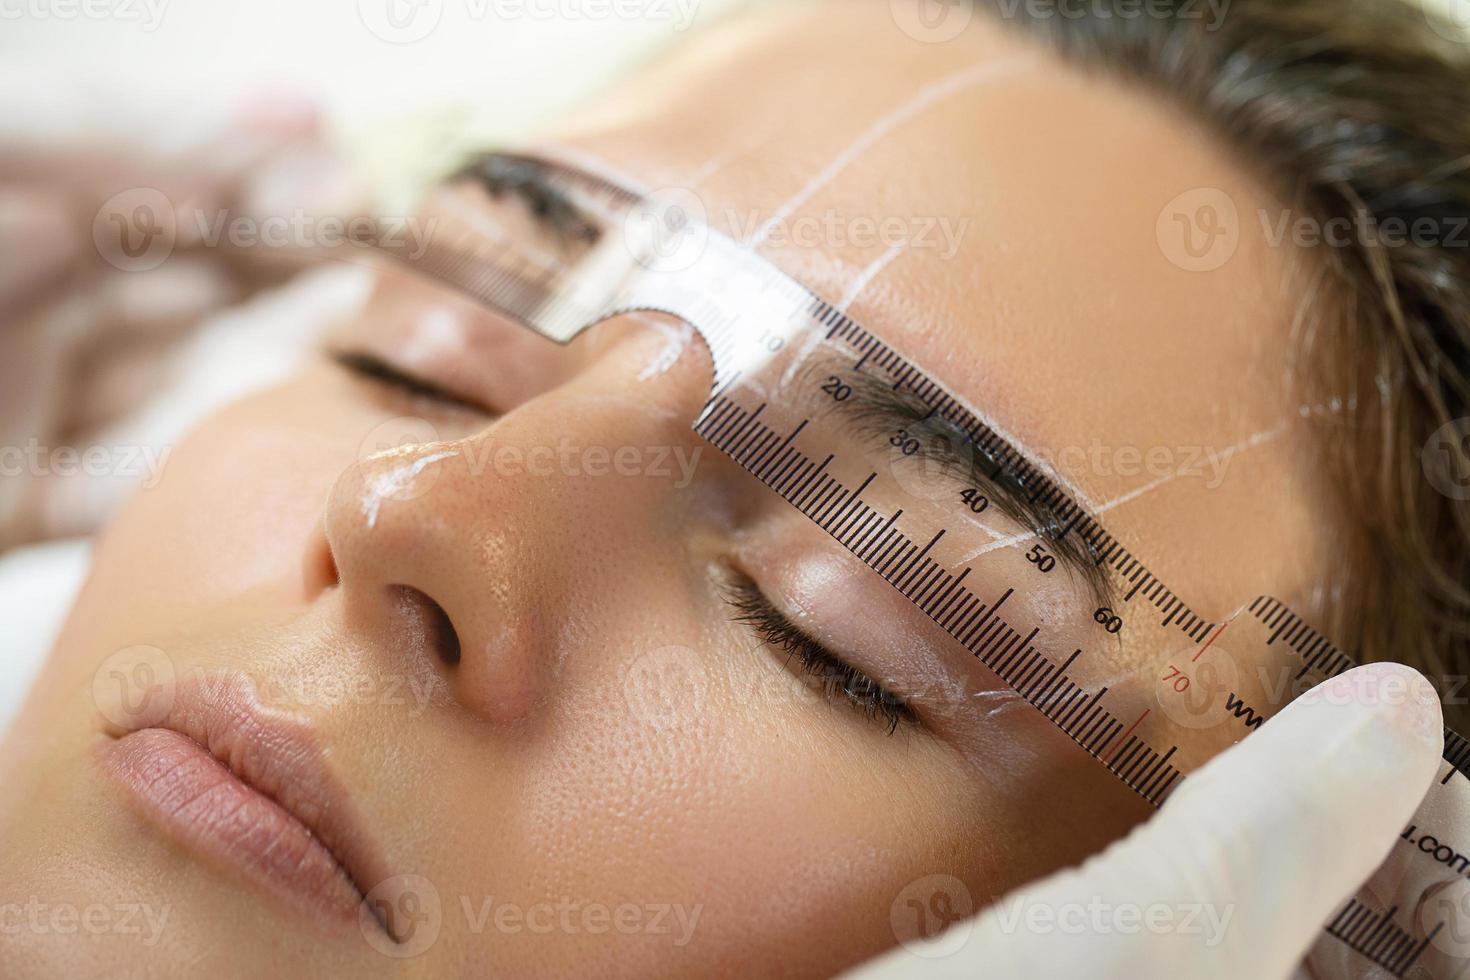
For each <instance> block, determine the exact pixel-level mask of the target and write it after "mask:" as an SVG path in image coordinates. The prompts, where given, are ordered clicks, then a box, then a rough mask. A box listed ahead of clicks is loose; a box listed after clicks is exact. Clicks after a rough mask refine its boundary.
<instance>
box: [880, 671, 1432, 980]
mask: <svg viewBox="0 0 1470 980" xmlns="http://www.w3.org/2000/svg"><path fill="white" fill-rule="evenodd" d="M1363 671H1377V672H1382V673H1381V674H1380V681H1381V679H1382V677H1383V676H1386V675H1387V674H1392V673H1398V674H1401V675H1402V677H1403V679H1404V680H1405V682H1406V683H1405V685H1404V686H1405V687H1407V688H1408V690H1409V695H1408V696H1407V697H1405V698H1401V699H1400V698H1395V699H1393V700H1394V702H1395V703H1393V704H1386V703H1383V699H1373V700H1374V701H1375V702H1376V703H1364V700H1362V699H1359V698H1357V697H1355V696H1353V695H1351V694H1350V693H1349V692H1353V691H1371V690H1375V689H1380V688H1383V689H1386V688H1388V687H1389V685H1388V684H1377V683H1369V682H1365V676H1366V675H1363V674H1362V673H1361V672H1363ZM1355 682H1356V683H1355ZM1403 689H1404V687H1400V688H1399V690H1403ZM1443 745H1444V742H1443V734H1442V730H1441V718H1440V707H1439V699H1438V697H1437V696H1436V695H1435V693H1434V691H1433V689H1432V688H1430V686H1429V683H1428V682H1427V681H1425V680H1424V679H1423V678H1422V677H1421V676H1420V675H1419V674H1417V673H1416V672H1414V671H1413V670H1411V669H1409V668H1407V667H1401V666H1398V665H1394V664H1373V665H1370V666H1367V667H1360V668H1358V669H1357V670H1354V671H1350V672H1349V673H1347V674H1343V675H1342V676H1340V677H1338V678H1336V679H1334V680H1332V681H1329V682H1327V684H1326V685H1323V686H1322V687H1319V688H1317V689H1316V690H1315V691H1312V692H1309V693H1308V694H1306V695H1304V696H1303V697H1301V698H1299V699H1298V700H1297V701H1295V702H1293V703H1292V704H1291V705H1290V706H1288V707H1287V708H1286V709H1285V710H1283V711H1282V712H1281V713H1280V714H1279V715H1277V716H1276V717H1275V718H1274V719H1272V720H1271V721H1270V722H1268V723H1267V724H1265V725H1263V726H1262V727H1261V728H1260V730H1259V731H1257V732H1256V733H1255V734H1254V735H1252V736H1251V737H1250V738H1248V739H1246V740H1245V741H1244V742H1242V743H1241V744H1240V745H1238V746H1236V747H1235V748H1233V749H1231V750H1230V751H1228V752H1226V753H1223V754H1222V755H1220V756H1219V757H1217V758H1216V759H1214V760H1213V761H1212V762H1211V763H1210V764H1209V765H1207V766H1205V767H1204V768H1203V769H1201V770H1199V771H1198V772H1196V773H1195V774H1194V775H1192V776H1191V777H1190V778H1189V779H1188V780H1187V781H1186V782H1185V783H1184V785H1183V786H1181V787H1180V789H1179V790H1178V791H1177V792H1175V793H1174V794H1173V796H1172V797H1170V799H1169V801H1168V803H1167V804H1166V805H1165V806H1164V808H1163V810H1162V811H1161V812H1160V813H1159V815H1158V816H1157V817H1155V818H1154V819H1153V820H1151V821H1150V822H1148V823H1147V824H1144V825H1143V826H1141V827H1139V828H1138V829H1137V830H1135V831H1134V832H1133V833H1132V834H1130V835H1129V836H1128V837H1127V838H1125V839H1124V840H1122V841H1119V842H1118V843H1116V844H1115V845H1113V846H1112V847H1111V848H1109V849H1108V850H1107V851H1105V852H1103V853H1102V854H1100V855H1098V856H1097V857H1095V858H1093V859H1091V860H1090V861H1088V862H1087V863H1086V864H1084V865H1083V866H1082V867H1081V868H1079V869H1076V870H1071V871H1064V872H1061V873H1059V874H1056V875H1053V876H1052V877H1050V878H1046V879H1044V880H1042V881H1040V882H1037V883H1036V884H1034V885H1031V886H1028V887H1026V888H1024V889H1021V890H1020V891H1018V892H1015V893H1013V894H1011V895H1009V896H1007V897H1006V898H1005V899H1003V900H1002V901H1000V902H998V903H997V904H996V905H994V906H992V907H991V908H990V909H988V910H987V911H985V912H984V913H982V914H981V915H980V916H979V917H978V918H977V919H974V920H972V921H970V922H966V923H959V924H958V925H957V926H956V927H955V928H958V929H961V930H969V935H968V940H967V941H965V942H964V944H963V946H962V947H961V948H959V949H958V950H957V951H955V952H953V953H951V954H950V955H947V956H943V957H939V958H925V957H921V956H918V955H916V954H915V953H913V952H911V951H909V950H904V949H900V950H896V951H894V952H892V953H889V954H887V955H886V956H884V957H882V958H880V959H878V960H875V961H874V962H872V963H870V964H868V965H867V966H865V967H863V968H861V969H860V970H858V971H856V972H855V973H854V974H852V976H854V977H860V978H863V980H893V978H898V977H916V978H919V977H921V978H923V980H937V978H946V977H964V978H966V980H977V978H989V977H997V978H999V977H1004V978H1037V980H1042V978H1045V980H1053V978H1058V977H1086V978H1093V977H1128V978H1137V977H1167V978H1170V980H1174V978H1182V977H1188V978H1191V980H1193V978H1213V977H1219V978H1222V980H1236V978H1242V977H1250V978H1253V980H1255V978H1259V980H1273V978H1282V977H1290V976H1294V975H1296V976H1301V975H1306V976H1314V975H1317V974H1318V971H1317V970H1316V969H1313V968H1312V965H1311V964H1309V965H1308V966H1307V967H1305V968H1304V967H1302V965H1301V964H1302V958H1303V956H1305V955H1306V953H1307V950H1308V948H1309V947H1311V946H1312V945H1313V944H1314V943H1315V942H1316V941H1317V939H1318V938H1319V935H1320V932H1321V929H1322V926H1323V924H1324V923H1325V922H1326V921H1327V920H1328V918H1329V917H1330V916H1331V915H1332V913H1333V912H1334V911H1335V910H1336V909H1338V908H1339V907H1340V906H1341V905H1342V904H1343V903H1344V902H1345V901H1346V899H1347V898H1348V896H1350V895H1351V894H1352V893H1353V892H1355V891H1356V890H1357V889H1358V888H1359V887H1360V886H1361V885H1362V883H1363V882H1364V881H1366V880H1367V879H1368V878H1369V877H1370V876H1371V875H1372V873H1373V871H1374V870H1375V869H1376V868H1377V867H1378V865H1379V864H1381V863H1382V862H1383V860H1384V857H1385V856H1386V855H1387V854H1388V851H1389V849H1390V848H1391V847H1392V845H1393V843H1394V840H1395V838H1396V837H1397V836H1398V834H1399V833H1400V832H1401V831H1402V830H1403V828H1404V826H1405V825H1406V824H1408V823H1409V821H1410V818H1411V817H1412V816H1413V813H1414V810H1415V809H1416V807H1417V806H1418V804H1419V802H1420V801H1421V800H1422V798H1423V797H1424V795H1425V793H1426V792H1427V790H1428V788H1429V785H1430V783H1431V781H1432V780H1433V779H1434V777H1435V774H1436V771H1437V769H1438V766H1439V762H1440V752H1441V751H1442V749H1443ZM1033 908H1040V909H1041V910H1042V911H1041V913H1040V916H1041V918H1040V919H1039V920H1038V921H1041V922H1043V923H1045V922H1051V923H1052V925H1051V926H1047V927H1042V928H1032V927H1028V925H1027V921H1028V920H1027V916H1028V914H1036V913H1032V912H1031V910H1032V909H1033ZM1128 908H1132V909H1138V910H1141V911H1143V912H1146V911H1147V910H1149V909H1151V908H1159V909H1167V910H1170V911H1171V912H1172V913H1173V914H1174V915H1175V918H1174V920H1173V921H1175V922H1182V921H1183V912H1182V911H1181V910H1188V909H1192V908H1197V909H1200V910H1201V911H1200V914H1199V915H1198V917H1197V918H1196V919H1195V921H1194V923H1193V925H1194V926H1195V928H1192V929H1191V930H1189V931H1188V932H1185V931H1183V930H1175V931H1174V932H1171V933H1166V934H1154V933H1153V932H1151V931H1150V930H1149V929H1148V928H1147V926H1146V921H1147V920H1146V918H1140V921H1139V924H1138V925H1136V926H1130V927H1128V929H1127V931H1126V932H1125V931H1124V930H1120V929H1118V928H1116V927H1113V926H1110V925H1107V923H1110V922H1115V921H1124V922H1126V921H1127V920H1116V919H1114V918H1113V914H1112V910H1124V909H1128ZM1092 909H1102V910H1107V911H1105V912H1104V913H1103V914H1102V915H1101V920H1102V921H1103V922H1104V926H1103V928H1101V929H1099V928H1096V927H1095V926H1094V925H1093V923H1094V922H1095V921H1097V917H1096V916H1095V915H1094V913H1093V912H1091V911H1090V910H1092ZM1068 910H1076V911H1068ZM1159 914H1161V915H1162V914H1163V913H1162V912H1161V913H1159ZM1066 916H1071V919H1070V920H1069V919H1067V918H1066ZM1048 917H1052V918H1048ZM1068 921H1072V922H1080V923H1082V925H1081V927H1073V928H1071V929H1070V930H1065V929H1063V928H1061V927H1060V926H1061V925H1062V924H1064V923H1066V922H1068ZM1130 933H1131V934H1130ZM1302 971H1308V972H1302Z"/></svg>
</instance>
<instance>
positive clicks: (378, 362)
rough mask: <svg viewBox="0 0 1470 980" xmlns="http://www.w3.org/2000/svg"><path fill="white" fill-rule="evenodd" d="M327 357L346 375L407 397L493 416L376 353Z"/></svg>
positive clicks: (336, 353)
mask: <svg viewBox="0 0 1470 980" xmlns="http://www.w3.org/2000/svg"><path fill="white" fill-rule="evenodd" d="M328 356H329V357H330V358H331V359H332V361H333V363H335V364H336V365H337V366H338V367H340V368H342V369H343V370H344V371H346V372H347V373H348V374H351V375H353V376H354V377H358V378H362V379H363V380H365V381H370V382H372V383H373V384H376V385H379V386H381V387H384V388H391V389H393V390H394V391H396V392H398V393H400V394H404V395H408V396H409V397H410V398H416V399H424V400H427V401H431V402H436V403H438V404H440V405H445V406H448V407H450V408H454V409H458V410H460V411H470V412H475V413H477V414H480V415H493V414H495V413H493V412H491V411H490V410H489V409H488V408H486V407H485V406H483V405H478V404H476V403H475V402H472V401H470V400H469V399H467V398H462V397H460V396H459V395H457V394H455V393H454V392H452V391H449V390H448V389H445V388H442V387H440V386H439V385H437V384H435V383H434V382H432V381H428V380H425V379H423V378H419V377H415V376H413V375H411V374H409V373H407V372H406V371H403V370H401V369H400V368H398V367H397V366H395V365H393V364H391V363H389V362H388V361H386V360H384V359H383V358H381V357H379V356H377V355H376V354H369V353H367V352H366V351H352V350H336V351H331V352H329V354H328Z"/></svg>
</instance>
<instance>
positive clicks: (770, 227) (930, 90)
mask: <svg viewBox="0 0 1470 980" xmlns="http://www.w3.org/2000/svg"><path fill="white" fill-rule="evenodd" d="M1034 63H1035V62H1034V60H1033V59H1031V58H1024V57H1022V58H1009V59H1007V60H1005V61H998V62H993V63H990V64H984V65H974V66H971V67H969V68H966V69H965V70H963V71H960V72H957V73H955V74H953V75H950V76H949V77H948V78H944V79H941V80H940V81H938V82H934V83H933V84H931V85H928V86H926V87H925V88H924V89H922V90H921V91H920V92H919V93H918V94H917V95H915V96H914V97H913V98H912V99H910V100H909V101H908V102H905V103H904V104H903V105H901V106H899V107H898V108H897V109H894V110H893V111H892V112H890V113H888V114H887V115H886V116H884V117H883V118H881V119H879V120H878V121H877V122H876V123H874V124H873V125H872V126H871V127H869V129H868V130H867V131H866V132H865V133H863V134H862V135H861V136H860V137H858V138H857V140H856V141H854V142H853V143H851V144H850V145H848V146H847V147H845V148H844V149H843V150H842V152H840V153H839V154H837V156H836V158H835V159H833V160H832V162H831V163H829V164H828V165H827V166H826V167H824V168H823V169H822V171H821V172H820V173H818V174H817V175H816V176H815V177H813V178H812V179H811V181H810V182H808V183H807V185H806V186H805V187H803V188H802V189H801V191H800V192H799V193H798V194H797V195H796V196H795V197H793V198H791V199H790V200H789V201H787V202H786V203H785V204H783V205H782V206H781V207H780V208H778V209H777V210H776V213H775V214H773V215H772V216H771V219H770V220H769V221H767V222H766V223H765V224H764V225H762V226H761V228H760V230H759V231H757V232H756V235H755V238H754V239H753V241H752V242H751V244H752V245H759V244H760V243H761V242H763V241H765V240H766V238H768V237H769V236H770V234H771V232H772V231H774V230H775V229H776V228H778V227H780V226H781V225H782V224H783V223H784V222H785V221H786V220H787V219H789V218H790V217H791V216H792V215H793V214H795V213H796V211H797V210H798V209H799V208H800V207H801V206H802V205H804V204H806V203H807V202H808V201H810V200H811V199H812V198H813V197H815V196H816V195H817V194H818V193H819V192H820V191H821V190H822V188H824V187H826V186H827V185H828V184H830V183H832V181H834V180H836V179H837V177H838V176H839V175H841V173H842V172H843V171H844V170H846V169H847V168H848V167H850V166H852V164H853V163H854V162H856V161H857V160H859V159H860V158H861V157H862V156H863V154H865V153H867V152H868V151H869V150H871V149H872V148H873V147H874V146H877V145H878V144H879V143H880V142H882V141H883V140H884V139H885V138H887V137H888V136H889V135H890V134H891V133H893V131H894V130H896V129H898V128H899V127H900V126H902V125H904V124H905V123H908V122H910V121H912V120H914V119H916V118H918V117H919V116H920V115H921V114H923V113H924V112H925V111H927V110H928V109H930V108H932V107H933V106H935V105H937V104H938V103H940V102H942V101H944V100H945V99H947V98H949V97H950V96H953V95H957V94H959V93H960V92H964V91H967V90H969V89H973V88H975V87H977V86H979V85H983V84H985V83H987V82H991V81H994V80H996V79H997V78H1003V77H1005V76H1007V75H1011V74H1014V73H1015V72H1016V70H1017V69H1018V68H1022V67H1026V66H1029V65H1032V64H1034Z"/></svg>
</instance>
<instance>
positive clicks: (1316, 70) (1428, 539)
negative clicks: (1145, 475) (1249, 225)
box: [980, 0, 1470, 730]
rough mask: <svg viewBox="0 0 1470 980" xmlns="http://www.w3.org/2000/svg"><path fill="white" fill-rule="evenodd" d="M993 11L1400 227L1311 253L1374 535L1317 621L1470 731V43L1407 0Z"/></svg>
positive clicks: (1353, 515) (1316, 334)
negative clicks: (1415, 675) (1410, 677)
mask: <svg viewBox="0 0 1470 980" xmlns="http://www.w3.org/2000/svg"><path fill="white" fill-rule="evenodd" d="M980 2H982V3H983V4H984V5H985V6H986V7H988V8H989V12H991V13H992V14H994V15H996V16H999V17H1001V18H1003V19H1005V20H1007V21H1011V22H1014V23H1017V24H1019V25H1021V26H1023V27H1024V28H1027V29H1029V30H1030V31H1032V32H1033V33H1035V34H1038V35H1040V36H1041V37H1043V38H1045V39H1046V40H1047V41H1048V42H1050V43H1051V44H1052V45H1053V46H1055V47H1056V48H1057V49H1058V50H1060V51H1061V52H1062V53H1063V54H1064V55H1065V56H1067V57H1068V58H1070V59H1072V60H1074V61H1075V62H1077V63H1079V64H1081V65H1082V66H1084V67H1086V68H1088V69H1089V70H1095V71H1100V72H1103V73H1106V74H1109V75H1115V76H1121V77H1124V78H1126V79H1129V80H1132V81H1135V82H1141V83H1143V84H1145V85H1146V86H1147V87H1149V88H1150V89H1152V90H1154V91H1156V92H1159V93H1162V94H1163V95H1165V96H1166V97H1167V98H1169V99H1173V100H1175V101H1177V102H1178V103H1180V104H1182V105H1183V107H1184V108H1185V109H1186V110H1187V111H1188V112H1189V113H1190V114H1191V115H1192V116H1194V117H1197V118H1201V119H1203V120H1204V121H1205V122H1206V123H1207V124H1209V125H1210V126H1212V127H1214V129H1215V131H1216V132H1217V133H1219V134H1220V135H1221V136H1222V137H1223V138H1224V140H1225V141H1226V142H1227V143H1228V144H1229V145H1230V146H1232V147H1234V148H1236V149H1237V150H1238V151H1240V152H1241V153H1242V154H1243V156H1244V157H1245V158H1246V159H1247V160H1249V161H1252V162H1254V163H1255V164H1256V165H1257V168H1258V170H1259V171H1260V173H1261V175H1262V176H1263V177H1264V178H1265V179H1266V180H1267V181H1268V182H1269V183H1270V184H1271V185H1272V186H1274V187H1275V188H1276V190H1277V192H1278V193H1279V194H1280V196H1281V198H1282V200H1283V201H1284V202H1290V204H1291V206H1292V207H1293V208H1295V209H1298V210H1299V212H1300V213H1302V214H1306V215H1310V216H1311V217H1312V218H1314V219H1315V221H1316V223H1317V227H1330V226H1329V225H1328V224H1327V223H1328V222H1329V221H1331V220H1333V219H1337V221H1338V227H1351V228H1355V229H1361V228H1365V227H1366V228H1378V229H1383V230H1384V232H1385V234H1383V235H1376V234H1375V235H1355V236H1350V237H1351V241H1350V242H1348V243H1346V244H1345V245H1344V246H1343V247H1331V248H1328V247H1322V248H1316V249H1312V253H1313V254H1312V256H1311V258H1312V261H1311V262H1310V265H1311V266H1312V269H1311V276H1312V279H1313V281H1312V282H1311V284H1310V287H1309V288H1308V289H1306V290H1304V296H1305V297H1308V298H1307V299H1305V300H1304V307H1303V310H1302V311H1301V314H1300V316H1299V326H1298V331H1297V337H1296V338H1295V339H1296V341H1297V344H1296V346H1297V350H1298V351H1299V360H1298V363H1299V364H1303V365H1314V366H1316V369H1315V370H1313V371H1312V372H1310V373H1309V374H1308V373H1305V372H1304V376H1303V381H1304V382H1305V383H1306V384H1308V385H1310V386H1311V389H1312V390H1311V391H1309V392H1308V393H1307V394H1308V398H1309V399H1310V400H1313V401H1316V402H1317V403H1319V404H1323V405H1327V406H1331V410H1329V411H1326V412H1323V413H1321V414H1320V416H1319V420H1320V422H1321V423H1322V425H1323V426H1324V433H1325V434H1324V437H1323V438H1322V440H1321V442H1322V444H1323V445H1324V447H1325V449H1326V455H1327V457H1328V461H1329V464H1330V465H1331V466H1332V467H1333V469H1332V471H1331V472H1332V473H1333V476H1334V481H1333V482H1334V483H1335V484H1336V485H1337V486H1339V487H1340V488H1341V492H1342V493H1341V500H1340V501H1339V503H1340V505H1341V506H1342V507H1343V508H1345V509H1346V511H1347V512H1348V514H1349V516H1350V520H1349V522H1348V526H1349V527H1350V528H1355V529H1356V533H1352V534H1350V536H1349V538H1350V540H1349V543H1348V544H1347V546H1346V547H1347V554H1345V555H1344V558H1345V559H1346V560H1345V561H1344V563H1343V565H1344V567H1345V568H1347V569H1348V572H1347V573H1346V581H1345V582H1343V583H1342V584H1341V586H1340V587H1339V588H1335V589H1333V590H1332V592H1331V595H1329V596H1328V597H1327V600H1326V602H1325V604H1324V605H1323V606H1322V608H1321V609H1320V610H1316V611H1315V612H1316V613H1317V618H1319V619H1320V625H1322V626H1323V627H1324V628H1325V629H1326V630H1327V631H1328V633H1329V635H1330V636H1331V637H1332V638H1333V639H1334V640H1335V641H1336V642H1337V643H1338V644H1339V645H1341V646H1342V647H1343V648H1344V649H1345V650H1346V651H1347V652H1349V653H1351V654H1354V655H1355V656H1357V657H1359V658H1361V659H1363V660H1380V659H1389V660H1397V661H1400V662H1403V663H1408V664H1411V665H1413V666H1415V667H1417V668H1419V669H1420V670H1422V671H1424V672H1425V673H1426V674H1428V675H1429V676H1430V679H1431V680H1432V681H1434V682H1435V683H1436V685H1437V686H1439V687H1440V688H1441V693H1442V694H1444V695H1445V697H1446V702H1447V703H1446V719H1447V721H1448V722H1449V723H1450V724H1452V725H1455V726H1456V727H1459V728H1461V730H1466V726H1465V722H1466V721H1467V720H1470V710H1467V709H1466V707H1465V704H1466V700H1467V691H1466V690H1463V688H1464V687H1465V684H1464V678H1465V675H1466V674H1467V672H1470V459H1467V442H1470V439H1467V436H1470V420H1466V416H1467V415H1470V227H1467V224H1470V36H1466V37H1465V38H1464V39H1463V40H1460V41H1456V40H1452V39H1453V38H1455V37H1456V36H1457V32H1456V31H1455V29H1454V28H1453V26H1451V25H1449V24H1447V23H1445V22H1443V21H1441V20H1438V19H1436V17H1435V15H1433V14H1431V13H1429V12H1428V11H1426V10H1423V9H1421V8H1420V7H1418V6H1414V5H1411V4H1410V3H1408V2H1406V0H1233V2H1228V0H1227V2H1228V6H1226V7H1225V8H1223V16H1220V17H1218V18H1213V19H1212V17H1211V15H1210V14H1209V12H1208V10H1207V8H1206V7H1205V5H1204V4H1202V3H1199V2H1197V0H1150V2H1149V3H1147V4H1139V3H1136V2H1133V3H1130V2H1129V0H1089V3H1087V4H1086V5H1079V4H1077V3H1075V2H1071V3H1069V2H1067V0H1062V2H1060V3H1057V2H1055V0H980ZM1140 9H1142V11H1143V13H1142V14H1140ZM1344 220H1346V221H1348V222H1352V224H1351V225H1343V224H1342V222H1343V221H1344ZM1416 222H1417V224H1416ZM1425 222H1428V224H1426V223H1425ZM1416 228H1418V229H1432V234H1426V235H1418V234H1413V233H1411V234H1409V235H1408V236H1407V237H1408V239H1409V240H1396V241H1394V242H1392V243H1390V242H1389V241H1387V240H1386V239H1387V238H1388V236H1387V234H1386V232H1387V230H1388V229H1408V230H1410V231H1411V232H1412V230H1413V229H1416ZM1302 612H1304V613H1307V614H1309V615H1311V614H1312V613H1313V612H1314V611H1313V610H1307V609H1303V610H1302Z"/></svg>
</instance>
